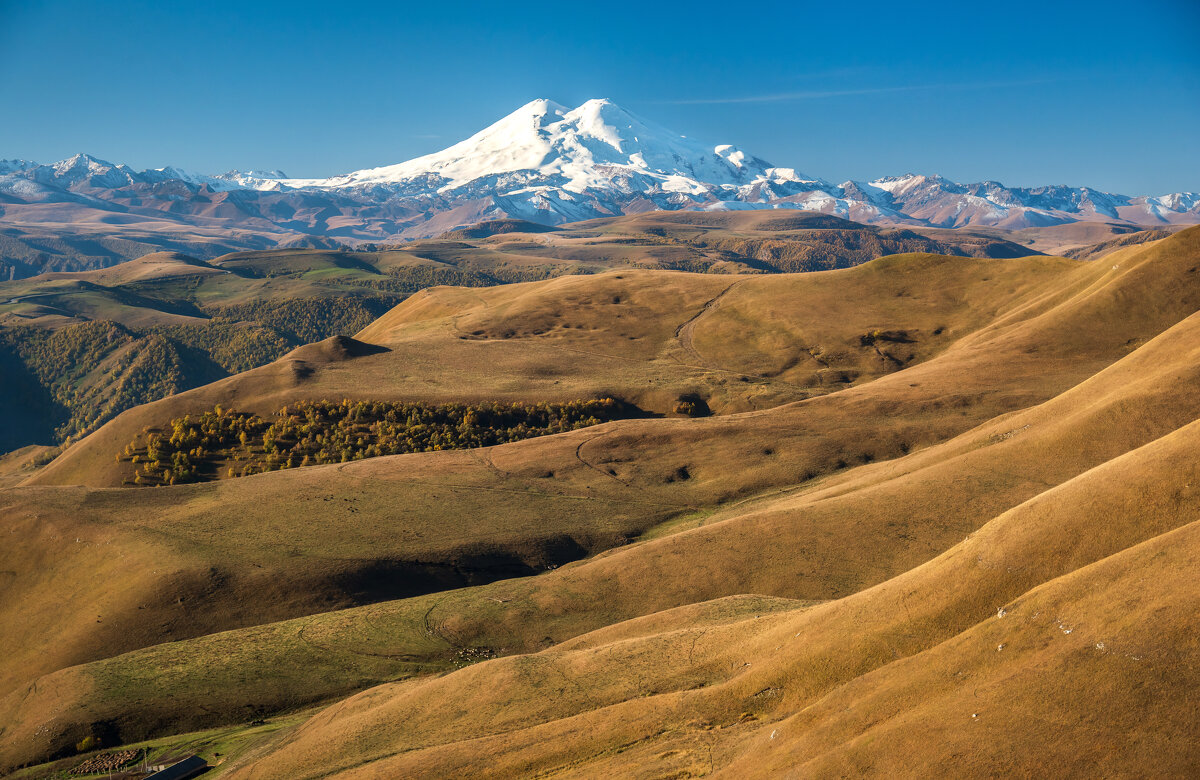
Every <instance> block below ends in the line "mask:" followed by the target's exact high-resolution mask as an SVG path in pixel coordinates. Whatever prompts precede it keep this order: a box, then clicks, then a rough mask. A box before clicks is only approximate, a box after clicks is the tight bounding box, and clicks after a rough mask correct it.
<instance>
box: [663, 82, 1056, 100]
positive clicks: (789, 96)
mask: <svg viewBox="0 0 1200 780" xmlns="http://www.w3.org/2000/svg"><path fill="white" fill-rule="evenodd" d="M1052 81H1062V79H1031V80H1028V81H980V82H975V83H969V84H909V85H905V86H899V87H864V88H861V89H821V90H804V91H797V92H776V93H772V94H767V95H742V96H739V97H714V98H689V99H684V100H661V101H657V102H658V103H661V104H664V105H675V106H698V105H719V104H727V103H784V102H789V101H798V100H820V99H822V98H832V97H845V96H851V95H883V94H888V93H895V92H922V91H926V92H927V91H934V90H960V89H993V88H997V87H1026V86H1033V85H1036V84H1047V83H1050V82H1052Z"/></svg>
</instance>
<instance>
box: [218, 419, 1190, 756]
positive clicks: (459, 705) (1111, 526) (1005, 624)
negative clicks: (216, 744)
mask: <svg viewBox="0 0 1200 780" xmlns="http://www.w3.org/2000/svg"><path fill="white" fill-rule="evenodd" d="M1198 445H1200V423H1192V424H1189V425H1187V426H1185V427H1183V428H1181V429H1179V430H1177V431H1176V432H1173V433H1171V434H1168V435H1167V436H1165V437H1163V438H1161V439H1159V440H1157V441H1154V442H1152V443H1150V444H1148V445H1145V446H1144V447H1142V448H1139V449H1137V450H1133V451H1131V452H1130V453H1128V454H1126V455H1124V456H1121V457H1120V458H1117V459H1115V460H1113V461H1110V462H1107V463H1105V464H1102V465H1101V466H1099V467H1097V468H1096V469H1093V470H1090V471H1088V472H1085V473H1083V474H1081V475H1080V476H1078V477H1076V478H1074V479H1072V480H1068V481H1067V482H1065V483H1063V484H1062V485H1060V486H1058V487H1055V488H1053V489H1051V490H1049V491H1046V492H1045V493H1042V494H1040V495H1038V496H1036V497H1035V498H1033V499H1031V500H1029V501H1026V502H1023V503H1021V504H1018V505H1017V506H1015V507H1014V508H1013V509H1011V510H1009V511H1007V512H1005V513H1002V514H1000V515H999V516H997V517H996V518H995V519H993V520H991V521H990V522H988V523H986V524H985V525H984V526H983V527H982V528H981V529H980V530H979V531H978V532H976V533H974V534H972V535H970V536H969V537H968V538H967V539H966V540H965V541H963V542H960V543H959V544H958V545H955V546H954V547H952V548H951V549H949V550H948V551H947V552H946V553H944V554H942V555H940V556H939V557H937V558H935V559H934V560H932V561H930V562H929V563H927V564H924V565H922V566H919V567H917V568H915V569H914V570H913V571H911V572H909V573H907V574H904V575H901V576H899V577H897V578H895V579H893V580H889V581H887V582H885V583H883V584H881V585H878V586H876V587H874V588H870V589H867V590H864V591H862V592H860V593H858V594H856V595H854V596H850V597H847V598H845V599H841V600H838V601H833V602H828V603H826V604H823V605H820V606H815V607H802V608H800V609H797V608H795V607H791V608H789V606H788V605H787V604H786V603H779V602H775V603H766V604H763V603H758V602H752V603H750V604H747V605H746V607H747V608H745V609H743V610H740V613H741V614H740V617H741V619H740V620H737V619H736V618H737V617H738V616H739V615H738V611H737V610H733V609H731V607H733V606H735V605H738V604H739V601H738V600H734V601H732V602H730V600H728V599H724V600H719V601H715V602H708V603H707V604H706V605H697V606H693V607H687V608H683V609H685V610H687V612H685V613H683V614H681V611H679V610H677V611H670V612H664V613H657V614H655V615H653V616H651V617H649V618H644V619H641V620H637V621H631V622H630V623H623V624H619V625H618V626H614V627H612V628H608V629H601V630H599V631H596V632H594V633H592V634H587V635H584V636H582V637H579V638H577V639H575V640H571V641H567V642H564V643H562V644H560V645H558V646H557V647H555V648H552V649H549V650H545V651H543V652H541V653H538V654H536V655H533V656H518V657H514V658H508V659H501V660H496V661H491V662H487V663H484V664H480V665H477V666H474V667H471V668H469V669H466V670H462V671H459V672H455V673H453V674H451V675H448V676H445V677H442V678H438V679H435V680H431V681H428V682H408V683H401V684H398V685H392V686H385V687H382V688H375V689H371V690H370V691H368V692H366V693H364V694H361V695H359V696H356V697H354V698H352V699H349V700H347V701H346V702H345V703H342V704H338V705H335V706H334V707H332V708H331V709H329V710H327V711H326V712H324V713H322V714H320V715H318V716H316V717H314V718H313V719H311V720H310V721H309V722H308V723H307V724H305V725H304V726H302V727H301V728H299V729H297V730H296V732H295V733H294V734H293V735H291V736H290V738H288V739H287V740H286V741H284V742H282V743H281V744H278V745H273V746H272V747H271V749H270V751H269V752H267V754H266V755H265V756H263V757H261V758H259V759H258V760H256V761H251V762H249V765H248V766H247V767H244V768H242V769H241V770H240V771H234V772H232V774H231V776H232V777H260V778H261V777H296V778H302V777H326V776H330V775H335V776H338V777H383V776H406V777H409V776H412V777H438V776H449V775H458V776H462V775H471V776H480V777H492V776H494V777H505V776H555V777H559V776H561V777H571V776H590V777H594V776H618V775H619V776H643V777H661V776H671V775H675V774H685V775H690V774H695V775H707V774H709V773H712V772H714V771H715V772H716V773H717V774H729V775H736V776H751V777H775V776H780V775H783V774H792V775H795V776H827V775H851V776H862V775H871V776H888V777H894V776H906V777H927V776H930V775H946V774H954V775H971V776H978V775H996V774H1004V775H1011V774H1016V775H1031V774H1033V775H1046V774H1053V775H1055V776H1077V775H1087V774H1090V773H1091V772H1093V771H1095V770H1096V768H1097V767H1103V772H1104V773H1105V774H1106V775H1109V776H1134V775H1137V776H1146V775H1155V776H1180V775H1184V774H1187V773H1188V771H1189V770H1190V769H1191V768H1194V767H1195V765H1196V762H1197V761H1198V760H1200V743H1197V741H1196V737H1197V736H1198V733H1197V730H1196V729H1197V726H1196V720H1195V718H1194V716H1195V715H1196V707H1197V703H1196V700H1195V698H1194V690H1195V686H1196V684H1197V683H1198V682H1200V676H1198V673H1197V667H1196V664H1195V660H1196V658H1197V656H1198V655H1200V645H1198V644H1197V642H1196V639H1195V636H1196V635H1195V631H1196V628H1197V626H1196V615H1197V611H1196V607H1197V605H1198V602H1200V597H1197V594H1196V592H1195V587H1194V582H1193V578H1194V573H1195V570H1196V566H1197V564H1200V524H1197V522H1196V521H1197V520H1198V519H1200V489H1198V488H1197V487H1196V486H1197V485H1200V482H1197V480H1200V470H1198V469H1197V464H1196V462H1195V459H1194V457H1193V455H1194V452H1195V450H1196V447H1197V446H1198ZM730 612H733V615H730ZM751 612H752V613H753V616H750V614H749V613H751ZM713 613H717V614H720V615H721V616H722V617H725V620H724V621H720V622H715V621H712V618H711V615H712V614H713ZM730 617H733V618H734V619H733V620H730V619H729V618H730ZM714 622H715V624H714Z"/></svg>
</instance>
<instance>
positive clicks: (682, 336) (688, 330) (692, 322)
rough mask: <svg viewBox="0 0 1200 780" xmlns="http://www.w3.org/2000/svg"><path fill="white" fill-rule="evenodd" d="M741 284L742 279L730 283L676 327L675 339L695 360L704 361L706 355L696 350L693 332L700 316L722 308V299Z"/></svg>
mask: <svg viewBox="0 0 1200 780" xmlns="http://www.w3.org/2000/svg"><path fill="white" fill-rule="evenodd" d="M739 284H741V281H740V280H739V281H736V282H734V283H733V284H731V285H729V286H728V287H726V288H725V289H724V290H721V292H719V293H717V294H716V296H715V297H713V298H712V299H711V300H709V301H708V302H707V303H705V304H704V305H703V306H702V307H700V311H698V312H696V313H695V314H693V315H692V317H691V319H689V320H688V321H687V322H685V323H683V324H682V325H680V326H679V327H678V328H676V329H675V339H676V340H677V341H678V342H679V346H681V347H683V349H684V351H685V352H687V353H688V354H689V355H691V356H692V358H693V359H694V360H696V361H698V362H700V363H701V364H703V363H704V357H703V356H702V355H701V354H700V353H699V352H697V351H696V347H695V345H694V344H693V334H694V333H695V331H696V323H697V322H699V321H700V318H701V317H703V316H704V315H705V314H708V313H709V312H712V311H715V310H716V309H718V308H720V306H721V299H722V298H724V297H725V296H726V295H728V294H729V291H730V290H732V289H733V288H734V287H737V286H738V285H739Z"/></svg>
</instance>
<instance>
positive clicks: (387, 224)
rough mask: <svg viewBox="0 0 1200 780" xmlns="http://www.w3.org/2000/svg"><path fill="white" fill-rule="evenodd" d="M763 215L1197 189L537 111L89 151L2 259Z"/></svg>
mask: <svg viewBox="0 0 1200 780" xmlns="http://www.w3.org/2000/svg"><path fill="white" fill-rule="evenodd" d="M767 208H771V209H774V208H778V209H802V210H807V211H817V212H822V213H825V214H831V215H835V216H839V217H844V218H847V219H851V220H855V221H858V222H867V223H876V224H896V225H913V226H925V227H966V226H972V227H982V226H988V227H1002V228H1009V229H1018V228H1025V227H1038V226H1049V225H1056V224H1063V223H1067V222H1077V221H1104V222H1121V223H1126V224H1131V225H1142V226H1161V225H1179V224H1193V223H1200V193H1195V192H1177V193H1171V194H1167V195H1160V196H1155V197H1146V196H1140V197H1130V196H1126V195H1117V194H1113V193H1107V192H1100V191H1098V190H1094V189H1091V188H1089V187H1068V186H1047V187H1035V188H1011V187H1005V186H1004V185H1002V184H1000V183H999V182H993V181H985V182H979V183H975V184H959V183H957V182H953V181H950V180H948V179H945V178H942V177H940V176H924V175H914V174H909V175H905V176H899V177H885V178H881V179H875V180H873V181H869V182H863V181H846V182H843V183H842V184H836V185H835V184H831V183H830V182H827V181H824V180H822V179H820V178H816V177H813V176H808V175H805V174H803V173H801V172H799V171H797V170H795V169H793V168H780V167H776V166H773V165H771V164H770V163H767V162H766V161H764V160H762V159H760V158H758V157H755V156H753V155H751V154H748V153H747V152H745V151H743V150H741V149H739V148H737V147H735V146H730V145H718V146H711V145H705V144H702V143H700V142H697V141H695V140H693V139H691V138H688V137H686V136H682V135H680V134H678V133H675V132H673V131H670V130H667V129H666V128H664V127H661V126H659V125H657V124H654V123H652V122H649V121H647V120H644V119H641V118H639V117H637V116H635V115H634V114H632V113H630V112H628V111H626V110H625V109H623V108H621V107H620V106H617V105H615V104H614V103H612V102H610V101H607V100H589V101H587V102H586V103H584V104H583V105H581V106H579V107H578V108H575V109H569V108H567V107H565V106H562V105H559V104H557V103H554V102H553V101H550V100H535V101H532V102H530V103H528V104H526V105H524V106H522V107H521V108H519V109H517V110H516V111H514V112H513V113H511V114H509V115H508V116H506V117H504V118H503V119H501V120H500V121H498V122H496V123H495V124H493V125H491V126H489V127H487V128H485V129H483V130H482V131H480V132H479V133H476V134H475V135H473V136H471V137H470V138H468V139H466V140H465V141H462V142H460V143H457V144H455V145H453V146H451V147H449V148H447V149H445V150H443V151H441V152H437V153H434V154H430V155H426V156H424V157H418V158H416V159H413V160H409V161H407V162H402V163H399V164H397V165H390V166H386V167H382V168H372V169H368V170H362V171H355V172H353V173H348V174H345V175H342V176H334V177H332V178H328V179H294V178H289V177H287V176H285V175H284V174H283V173H282V172H281V171H230V172H228V173H223V174H218V175H215V176H208V175H201V174H197V173H192V172H189V171H185V170H181V169H179V168H174V167H166V168H157V169H153V170H146V171H140V172H139V171H135V170H133V169H131V168H129V167H128V166H125V165H114V164H112V163H109V162H105V161H104V160H100V159H97V158H95V157H91V156H88V155H85V154H78V155H75V156H74V157H71V158H70V159H67V160H63V161H61V162H57V163H53V164H51V165H39V164H37V163H33V162H29V161H25V160H3V161H0V258H7V259H9V260H10V261H13V262H16V261H20V260H22V259H28V258H29V256H30V255H31V254H33V255H36V254H37V253H38V252H39V251H43V250H45V251H50V252H52V253H53V251H55V250H54V249H53V248H51V249H46V247H44V246H43V247H41V248H39V245H38V243H37V240H38V239H45V240H49V239H55V240H58V241H60V242H61V241H68V242H69V241H72V240H77V239H78V236H79V235H80V234H86V235H88V236H89V238H92V239H96V240H100V241H101V243H102V244H103V242H104V241H107V242H108V244H107V245H103V246H102V247H101V249H102V250H103V251H109V252H114V251H116V252H118V253H120V251H121V248H120V247H118V248H117V249H113V248H112V247H113V246H114V244H113V242H114V241H127V242H133V245H135V246H145V247H146V251H151V250H153V249H157V248H170V249H178V250H181V251H189V252H193V253H196V254H200V255H205V254H208V255H211V254H212V252H206V251H205V247H204V245H205V244H206V243H214V244H216V245H218V246H220V247H221V248H222V249H224V250H226V251H228V250H229V249H238V248H245V249H258V248H267V247H271V246H281V245H283V246H286V245H296V244H300V245H304V244H306V243H313V242H314V241H316V242H317V243H320V242H322V241H326V240H329V239H332V240H333V241H336V242H340V243H348V244H357V243H363V242H384V241H396V240H402V239H409V238H423V237H429V236H434V235H438V234H440V233H442V232H444V231H446V230H450V229H453V228H456V227H460V226H463V225H469V224H474V223H476V222H479V221H483V220H489V219H500V218H519V219H525V220H529V221H533V222H539V223H543V224H547V225H557V224H562V223H565V222H575V221H580V220H585V219H591V218H596V217H605V216H612V215H617V214H632V213H639V212H644V211H650V210H655V209H664V210H679V209H692V210H735V209H767ZM313 237H321V238H320V239H314V238H313ZM168 238H169V239H170V240H168ZM14 241H16V242H18V243H17V244H14V243H13V242H14ZM44 243H45V242H44V241H43V244H44ZM105 247H107V248H105ZM85 249H86V248H84V249H78V248H77V249H76V250H73V251H76V252H77V253H78V252H84V254H85V255H86V252H85ZM125 249H126V250H127V251H128V252H133V251H134V250H133V249H130V248H128V247H126V248H125ZM80 256H84V255H80Z"/></svg>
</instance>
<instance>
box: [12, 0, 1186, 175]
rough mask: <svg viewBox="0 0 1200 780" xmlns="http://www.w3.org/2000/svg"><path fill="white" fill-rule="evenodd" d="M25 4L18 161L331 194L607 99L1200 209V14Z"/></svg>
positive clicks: (642, 109) (863, 154) (804, 154)
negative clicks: (344, 180)
mask: <svg viewBox="0 0 1200 780" xmlns="http://www.w3.org/2000/svg"><path fill="white" fill-rule="evenodd" d="M838 5H839V6H842V7H839V8H822V7H818V6H817V4H814V3H803V2H797V1H796V0H789V2H786V3H770V2H756V3H741V4H738V3H731V2H726V3H721V4H706V3H687V4H670V5H664V4H626V3H607V4H605V3H567V2H561V3H553V4H551V3H503V4H502V3H479V4H462V3H453V2H438V3H421V4H407V3H354V4H351V3H342V4H337V3H330V2H322V3H306V2H300V1H297V2H288V3H271V2H257V3H255V2H236V3H229V2H220V1H216V0H214V1H211V2H205V3H174V2H144V3H142V2H120V1H119V0H113V1H112V2H36V0H26V1H25V2H9V1H8V0H0V157H24V158H28V159H34V160H38V161H40V162H49V161H53V160H56V159H61V158H63V157H66V156H69V155H70V154H72V153H74V152H76V151H87V152H90V153H92V154H95V155H97V156H99V157H103V158H105V159H108V160H112V161H114V162H125V163H128V164H129V165H132V166H133V167H135V168H139V169H141V168H147V167H157V166H162V165H168V164H170V165H178V166H181V167H185V168H189V169H193V170H197V171H201V172H207V173H215V172H219V171H224V170H228V169H230V168H242V169H245V168H251V167H258V168H281V169H283V170H284V171H286V172H287V173H288V174H289V175H292V176H326V175H332V174H336V173H343V172H346V171H350V170H355V169H360V168H365V167H373V166H378V165H385V164H390V163H395V162H400V161H401V160H404V159H408V158H410V157H414V156H417V155H420V154H424V153H427V152H431V151H435V150H437V149H440V148H443V147H445V146H448V145H449V144H451V143H453V142H455V141H458V140H461V139H462V138H464V137H466V136H468V135H470V134H471V133H473V132H475V131H476V130H479V129H481V128H482V127H484V126H485V125H487V124H489V123H491V122H492V121H494V120H496V119H498V118H499V117H501V116H502V115H504V114H506V113H508V112H510V111H512V110H513V109H515V108H516V107H518V106H520V105H522V104H524V103H526V102H528V101H529V100H531V99H534V98H537V97H549V98H553V99H555V100H557V101H559V102H562V103H567V104H570V105H577V104H578V103H581V102H583V101H584V100H586V99H588V98H590V97H607V98H610V99H611V100H613V101H615V102H617V103H618V104H620V105H622V106H624V107H625V108H627V109H629V110H631V111H633V112H635V113H637V114H640V115H641V116H643V117H645V118H647V119H651V120H654V121H657V122H659V123H661V124H664V125H666V126H668V127H671V128H673V129H675V130H677V131H679V132H681V133H684V134H687V135H689V136H692V137H695V138H700V139H703V140H706V141H711V142H712V143H734V144H737V145H739V146H741V147H742V148H744V149H746V150H747V151H749V152H751V153H753V154H756V155H758V156H760V157H763V158H764V159H767V160H769V161H771V162H772V163H774V164H776V165H781V166H789V167H795V168H798V169H799V170H801V171H804V172H806V173H809V174H813V175H817V176H821V177H824V178H826V179H830V180H832V181H835V182H840V181H843V180H845V179H848V178H854V179H864V178H873V177H876V176H881V175H889V174H900V173H905V172H909V171H913V172H921V173H941V174H943V175H945V176H948V177H950V178H954V179H957V180H960V181H978V180H980V179H985V178H990V179H997V180H1000V181H1003V182H1004V183H1006V184H1009V185H1020V186H1028V185H1036V184H1050V183H1054V184H1059V183H1066V184H1088V185H1091V186H1094V187H1099V188H1102V189H1107V190H1112V191H1118V192H1124V193H1126V194H1135V195H1136V194H1158V193H1163V192H1168V191H1177V190H1193V191H1195V190H1200V43H1198V41H1200V2H1198V0H1142V1H1141V2H1137V3H1133V2H1128V0H1124V1H1123V2H1107V1H1106V0H1093V1H1092V2H1070V1H1067V2H1058V1H1055V0H1043V1H1042V2H1038V3H1028V2H1020V1H1010V2H1005V3H999V2H995V3H991V4H986V3H980V2H975V1H974V0H961V1H960V2H958V3H941V2H912V3H897V2H894V1H893V2H886V3H873V2H867V1H866V0H860V2H857V3H842V4H838Z"/></svg>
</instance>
